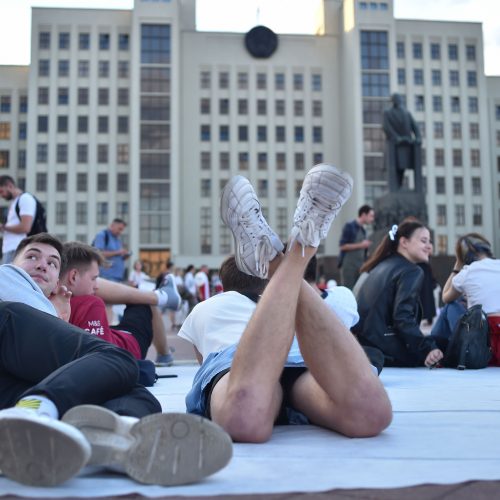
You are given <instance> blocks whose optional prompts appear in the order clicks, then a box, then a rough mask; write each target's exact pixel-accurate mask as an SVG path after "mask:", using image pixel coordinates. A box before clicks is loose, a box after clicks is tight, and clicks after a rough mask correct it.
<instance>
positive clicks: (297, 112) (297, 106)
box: [293, 100, 304, 116]
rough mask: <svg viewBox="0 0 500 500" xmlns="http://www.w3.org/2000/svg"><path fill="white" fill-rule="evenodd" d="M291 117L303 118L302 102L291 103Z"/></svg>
mask: <svg viewBox="0 0 500 500" xmlns="http://www.w3.org/2000/svg"><path fill="white" fill-rule="evenodd" d="M293 115H294V116H304V101H298V100H295V101H293Z"/></svg>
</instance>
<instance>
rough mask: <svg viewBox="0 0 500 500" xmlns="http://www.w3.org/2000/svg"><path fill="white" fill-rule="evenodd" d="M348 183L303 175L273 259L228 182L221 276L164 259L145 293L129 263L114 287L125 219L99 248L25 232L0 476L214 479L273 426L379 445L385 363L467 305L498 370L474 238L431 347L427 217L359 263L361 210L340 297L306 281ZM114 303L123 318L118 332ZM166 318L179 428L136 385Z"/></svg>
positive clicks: (1, 381)
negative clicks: (479, 318) (235, 450)
mask: <svg viewBox="0 0 500 500" xmlns="http://www.w3.org/2000/svg"><path fill="white" fill-rule="evenodd" d="M352 182H353V181H352V179H351V177H350V176H349V175H348V174H347V173H345V172H342V171H341V170H339V169H337V168H335V167H333V166H330V165H326V164H320V165H317V166H315V167H313V168H312V169H311V170H309V171H308V173H307V174H306V176H305V179H304V182H303V186H302V189H301V191H300V196H299V200H298V203H297V208H296V211H295V214H294V218H293V224H292V229H291V232H290V235H289V239H288V241H287V243H286V246H285V245H284V244H283V243H282V241H281V240H280V238H279V237H278V235H277V234H276V232H275V231H274V230H273V229H272V228H271V227H270V226H269V225H268V223H267V221H266V220H265V218H264V215H263V213H262V210H261V205H260V202H259V200H258V198H257V195H256V193H255V191H254V189H253V187H252V185H251V184H250V182H249V181H248V179H246V178H245V177H242V176H235V177H233V178H232V179H230V180H229V182H228V183H227V184H226V186H225V187H224V189H223V192H222V195H221V205H220V210H221V218H222V220H223V221H224V223H225V224H226V225H227V226H228V228H229V229H230V231H231V232H232V234H233V237H234V241H235V255H234V256H229V257H228V258H226V259H225V260H224V262H223V263H222V265H221V267H220V270H219V272H217V273H210V271H209V269H208V267H207V266H201V267H200V268H199V269H195V268H194V266H193V265H190V266H188V267H187V268H186V269H185V270H181V269H178V268H175V266H174V264H173V263H172V262H170V261H169V262H167V263H166V268H165V271H164V272H162V273H161V274H160V275H159V276H158V277H157V279H156V280H155V279H153V278H151V277H150V276H148V275H147V274H146V273H145V271H144V269H143V265H142V263H141V261H140V260H138V261H136V262H135V263H134V266H133V269H132V271H131V272H130V273H128V274H127V275H125V265H124V262H125V260H126V259H128V258H129V257H130V256H131V254H130V252H128V251H127V249H126V248H124V246H123V244H122V242H121V238H120V235H121V233H122V232H123V230H124V228H125V226H126V224H125V222H124V221H123V220H121V219H115V220H113V221H112V223H111V224H110V226H109V227H108V228H106V229H105V230H103V231H101V232H100V233H99V234H98V235H97V236H96V238H95V240H94V241H93V245H86V244H83V243H79V242H68V243H64V244H63V243H61V242H60V241H59V240H58V239H57V238H55V237H54V236H52V235H50V234H48V233H40V234H37V235H33V236H26V235H25V236H26V237H24V238H22V239H21V240H20V241H19V242H18V244H17V245H16V248H15V250H14V252H13V253H12V254H9V255H8V256H9V259H11V260H10V262H9V263H4V264H3V265H1V266H0V279H1V280H2V282H3V283H4V284H5V283H8V286H3V287H2V288H1V289H0V290H1V291H0V348H1V352H0V469H1V470H2V472H3V473H4V474H5V475H6V476H7V477H9V478H10V479H13V480H15V481H18V482H21V483H23V484H30V485H37V486H50V485H56V484H60V483H62V482H64V481H66V480H67V479H69V478H71V477H73V476H74V475H76V474H78V472H79V471H80V470H81V469H82V467H84V466H85V465H100V466H104V467H112V468H113V469H115V470H121V471H123V472H124V473H125V474H127V475H128V476H129V477H131V478H132V479H135V480H137V481H140V482H143V483H149V484H161V485H173V484H185V483H190V482H194V481H198V480H200V479H201V478H203V477H205V476H207V475H209V474H212V473H214V472H216V471H218V470H220V469H221V468H222V467H224V466H225V465H226V464H227V463H228V462H229V460H230V458H231V454H232V444H231V443H232V441H238V442H250V443H261V442H265V441H267V440H268V439H269V438H270V436H271V434H272V432H273V428H274V426H275V425H283V424H287V425H298V424H313V425H317V426H321V427H323V428H325V429H329V430H331V431H335V432H338V433H341V434H343V435H345V436H349V437H370V436H376V435H378V434H379V433H380V432H382V431H383V430H384V429H385V428H386V427H387V426H388V425H389V424H390V422H391V420H392V409H391V403H390V401H389V398H388V396H387V393H386V391H385V389H384V386H383V384H382V382H381V380H380V378H379V374H380V372H381V370H382V369H383V367H384V366H394V367H417V366H427V367H434V366H436V365H438V364H439V362H440V361H441V359H442V358H443V355H444V353H445V352H446V348H447V342H448V340H449V338H450V336H451V334H452V332H453V330H454V328H455V325H456V323H457V322H458V320H459V319H460V316H461V315H463V314H464V313H465V311H466V310H467V308H468V307H472V306H473V305H476V304H481V305H482V307H483V310H484V312H485V313H486V314H487V315H488V321H489V324H490V331H491V336H492V339H493V340H492V349H493V357H492V361H491V363H492V364H496V365H498V364H499V363H500V356H499V354H500V352H499V351H500V343H499V342H498V339H500V336H499V334H500V306H498V305H497V297H498V296H499V294H498V293H497V292H499V291H500V290H499V289H498V288H499V287H500V280H499V279H497V275H499V274H500V263H499V261H497V260H496V259H494V258H493V254H492V250H491V246H490V243H489V242H488V241H487V240H486V239H485V238H484V237H483V236H482V235H479V234H475V233H474V234H468V235H465V236H463V237H461V238H460V239H459V240H458V242H457V247H456V262H455V265H454V267H453V268H452V270H451V274H450V277H449V278H448V280H447V282H446V284H445V285H444V288H443V301H444V303H445V304H446V306H445V307H444V308H443V310H442V312H441V314H440V316H439V318H438V320H437V322H436V323H435V325H434V328H433V330H432V332H431V334H430V335H424V333H423V332H422V331H421V329H420V320H421V317H422V312H421V307H420V295H421V293H422V283H423V281H424V271H423V270H422V267H421V265H422V264H425V263H428V261H429V256H430V254H431V253H432V242H431V235H430V231H429V229H428V228H427V227H426V225H425V224H424V223H422V222H421V221H418V220H416V219H414V218H407V219H405V220H403V221H401V222H400V223H399V225H394V226H393V227H392V228H390V230H389V231H388V232H387V234H385V236H384V237H383V238H382V240H381V241H380V243H379V244H378V246H376V248H374V249H373V251H372V252H371V253H370V255H368V252H367V250H368V249H370V250H371V247H372V243H371V241H370V240H369V239H368V238H367V234H366V230H365V227H364V226H365V225H367V224H370V223H371V222H373V219H374V217H375V213H374V210H373V208H371V207H370V206H368V205H364V206H363V207H361V208H360V209H359V212H358V217H357V219H355V220H354V221H352V222H350V223H348V224H346V226H345V227H344V229H343V231H342V237H341V242H340V249H341V252H342V257H341V270H342V272H341V277H342V283H341V285H342V286H335V287H328V286H327V285H326V283H320V284H319V285H318V284H317V276H316V270H317V262H316V257H315V254H316V252H317V249H318V247H319V245H320V242H321V241H322V240H324V239H325V238H326V237H327V234H328V232H329V230H330V227H331V225H332V223H333V221H334V220H335V217H336V216H337V214H338V213H339V211H340V210H341V208H342V206H343V205H344V204H345V202H346V201H347V200H348V199H349V196H350V194H351V191H352ZM9 186H10V185H9ZM10 187H11V186H10ZM1 189H2V184H1V182H0V190H1ZM2 193H3V194H2ZM4 194H6V193H5V192H3V191H0V195H2V196H4ZM7 194H8V196H10V198H9V197H7V196H4V198H6V199H9V200H12V199H13V198H12V197H13V196H14V195H16V194H17V197H19V196H20V194H21V193H17V192H13V193H11V192H10V191H9V192H8V193H7ZM23 228H24V226H23ZM9 252H10V251H9ZM155 281H156V283H154V282H155ZM124 282H126V283H124ZM356 282H357V283H356ZM146 283H147V284H148V286H144V285H145V284H146ZM355 287H356V288H357V290H356V295H355V294H354V293H353V291H352V290H351V289H352V288H355ZM112 304H126V308H125V310H124V312H123V315H122V316H121V317H120V318H119V320H118V323H117V324H113V323H112V321H111V320H110V317H109V309H108V311H107V309H106V308H107V306H109V305H112ZM179 311H181V313H179ZM163 312H168V313H169V315H170V320H171V322H172V324H173V325H174V326H178V327H179V332H178V335H179V336H180V337H181V338H183V339H185V340H187V341H189V342H191V343H192V344H193V347H194V351H195V354H196V358H197V360H198V361H199V364H200V367H199V369H198V371H197V373H196V375H195V377H194V380H193V384H192V388H191V390H190V391H189V393H188V394H187V395H186V408H187V412H186V413H185V414H178V413H176V414H173V413H162V410H161V405H160V403H159V402H158V400H157V399H156V398H155V397H154V395H153V394H152V393H151V392H150V391H149V390H148V389H147V388H145V387H144V384H143V383H141V382H142V381H141V379H140V378H139V377H140V372H141V363H143V362H144V361H145V358H146V354H147V352H148V348H149V347H150V345H152V344H153V345H154V346H155V348H156V351H157V353H158V358H157V362H158V364H160V365H168V364H171V363H172V362H173V356H172V350H171V349H170V348H169V346H168V345H167V341H166V335H165V327H164V323H163V319H162V313H163ZM179 314H180V316H177V315H179ZM495 340H496V341H495Z"/></svg>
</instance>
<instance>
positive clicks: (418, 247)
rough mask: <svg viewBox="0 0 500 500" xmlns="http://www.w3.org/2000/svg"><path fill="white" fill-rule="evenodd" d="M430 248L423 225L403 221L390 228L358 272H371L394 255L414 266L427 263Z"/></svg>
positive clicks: (429, 240)
mask: <svg viewBox="0 0 500 500" xmlns="http://www.w3.org/2000/svg"><path fill="white" fill-rule="evenodd" d="M431 248H432V247H431V235H430V232H429V229H427V227H426V226H425V224H424V223H423V222H420V221H419V220H417V219H414V218H408V219H405V220H403V222H401V223H400V224H399V226H396V225H394V226H392V228H391V229H390V231H389V232H388V233H387V234H386V235H385V236H384V238H383V239H382V241H381V242H380V243H379V245H378V246H377V248H376V249H375V251H374V252H373V255H372V256H371V257H370V258H369V259H368V260H367V261H366V262H365V263H364V264H363V266H361V269H360V272H365V271H371V270H372V269H373V268H374V267H375V266H376V265H377V264H379V263H380V262H382V261H383V260H385V259H387V258H388V257H390V256H392V255H395V254H396V253H398V254H400V255H402V256H403V257H405V258H406V259H407V260H409V261H410V262H412V263H414V264H418V263H419V262H428V261H429V255H430V252H431Z"/></svg>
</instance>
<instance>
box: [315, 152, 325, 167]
mask: <svg viewBox="0 0 500 500" xmlns="http://www.w3.org/2000/svg"><path fill="white" fill-rule="evenodd" d="M319 163H323V153H314V154H313V161H312V164H313V165H318V164H319Z"/></svg>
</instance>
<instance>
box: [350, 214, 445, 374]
mask: <svg viewBox="0 0 500 500" xmlns="http://www.w3.org/2000/svg"><path fill="white" fill-rule="evenodd" d="M430 244H431V243H430V233H429V230H428V229H427V228H426V227H425V225H424V224H423V223H422V222H420V221H418V220H416V219H405V220H404V221H403V222H402V223H401V224H400V225H399V226H396V225H394V226H393V227H392V228H391V230H390V231H389V233H388V234H387V235H385V236H384V238H383V239H382V241H381V242H380V244H379V246H378V247H377V248H376V250H375V252H374V253H373V255H372V256H371V257H370V258H369V259H368V260H367V261H366V262H365V264H364V265H363V266H362V267H361V273H363V272H368V273H369V274H368V276H367V277H366V279H365V281H364V282H363V285H362V286H361V289H360V290H359V293H358V295H357V300H358V311H359V315H360V321H359V323H358V324H357V325H356V326H355V327H354V328H353V331H354V333H355V334H356V335H357V336H358V339H359V341H360V342H361V344H362V345H366V346H370V347H376V348H378V349H380V350H381V351H382V352H383V353H384V357H385V361H384V365H385V366H401V367H413V366H423V365H425V366H433V365H435V364H436V363H437V362H438V361H439V360H440V359H441V358H442V357H443V353H442V351H441V350H440V349H438V348H437V346H436V343H435V341H434V340H433V339H432V338H431V337H429V336H424V335H423V333H422V332H421V331H420V317H421V313H420V305H419V296H420V288H421V285H422V280H423V271H422V269H420V268H419V267H418V266H417V263H419V262H427V260H428V259H429V253H430Z"/></svg>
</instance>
